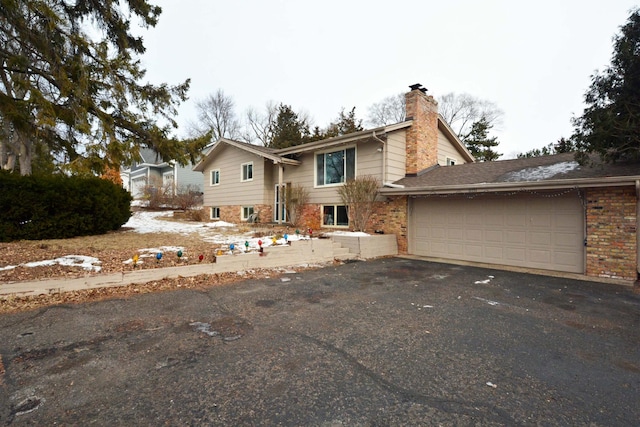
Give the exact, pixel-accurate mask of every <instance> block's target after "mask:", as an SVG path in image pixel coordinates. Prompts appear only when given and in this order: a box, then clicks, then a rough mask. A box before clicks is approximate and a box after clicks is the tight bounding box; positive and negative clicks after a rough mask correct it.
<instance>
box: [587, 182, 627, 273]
mask: <svg viewBox="0 0 640 427" xmlns="http://www.w3.org/2000/svg"><path fill="white" fill-rule="evenodd" d="M585 198H586V201H587V208H586V214H587V268H586V274H587V276H595V277H607V278H619V279H630V280H636V279H637V278H638V272H637V256H638V255H637V251H638V242H637V227H638V219H637V214H638V212H637V202H636V194H635V188H634V187H621V188H592V189H587V190H586V194H585Z"/></svg>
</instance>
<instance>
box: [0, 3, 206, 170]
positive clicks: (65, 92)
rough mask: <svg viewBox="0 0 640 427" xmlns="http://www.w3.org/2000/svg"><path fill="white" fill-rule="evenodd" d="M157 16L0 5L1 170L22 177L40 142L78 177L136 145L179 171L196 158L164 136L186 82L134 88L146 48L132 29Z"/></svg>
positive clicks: (97, 8)
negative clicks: (174, 164) (180, 165)
mask: <svg viewBox="0 0 640 427" xmlns="http://www.w3.org/2000/svg"><path fill="white" fill-rule="evenodd" d="M160 13H161V8H160V7H157V6H153V5H152V4H150V3H149V2H148V1H147V0H123V1H115V0H103V1H88V0H76V1H60V0H21V1H11V0H0V167H2V168H4V169H13V168H14V167H15V165H16V163H17V162H19V168H20V173H21V174H23V175H29V174H30V173H31V172H32V160H33V159H34V153H36V148H37V145H38V144H42V146H45V145H46V147H48V149H49V150H50V153H51V154H52V155H53V156H54V157H55V158H56V159H57V161H58V162H63V163H65V164H66V165H67V166H68V169H69V170H70V171H72V172H82V173H101V172H103V171H104V170H105V168H106V167H107V166H112V167H116V166H119V165H120V164H121V163H126V162H128V161H130V160H132V159H134V158H137V157H139V149H140V147H150V148H154V149H155V150H156V151H157V152H158V153H160V155H161V156H162V158H163V159H165V160H169V159H173V160H176V161H178V162H179V163H183V164H184V163H186V161H187V160H188V158H187V157H188V152H189V150H188V149H190V150H191V151H190V152H191V153H192V154H194V155H195V153H197V152H198V149H199V146H196V147H194V146H193V144H190V143H189V144H187V143H186V142H185V141H179V140H177V139H175V138H173V137H172V136H171V132H172V130H173V129H175V127H176V126H177V125H176V123H175V121H174V120H173V117H174V115H175V114H176V107H177V106H178V104H179V103H180V102H181V101H184V100H185V99H186V93H187V90H188V87H189V81H188V80H187V81H186V82H184V83H182V84H180V85H178V86H174V87H172V86H168V85H166V84H162V85H159V86H154V85H151V84H148V83H146V82H145V83H141V82H140V81H141V80H142V79H143V78H144V76H145V70H144V69H142V68H141V65H140V60H139V59H138V57H139V56H140V55H142V54H143V53H144V51H145V48H144V45H143V42H142V37H137V36H135V35H133V33H132V32H131V28H132V26H133V25H136V26H137V25H138V24H140V25H141V26H144V27H147V28H148V27H150V26H151V27H153V26H155V25H156V24H157V22H158V18H159V16H160ZM132 21H134V22H132ZM91 26H92V27H91ZM192 142H193V143H194V144H196V145H200V144H201V143H202V145H203V142H202V141H199V140H198V141H196V140H194V141H192Z"/></svg>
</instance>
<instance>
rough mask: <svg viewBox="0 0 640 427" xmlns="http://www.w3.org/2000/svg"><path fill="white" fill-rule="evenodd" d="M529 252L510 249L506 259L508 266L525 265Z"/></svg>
mask: <svg viewBox="0 0 640 427" xmlns="http://www.w3.org/2000/svg"><path fill="white" fill-rule="evenodd" d="M526 254H527V251H526V250H525V249H524V248H513V247H511V248H508V250H507V253H506V256H505V259H507V260H508V261H510V262H508V263H506V264H507V265H518V264H520V263H523V262H525V261H526V259H527V256H526Z"/></svg>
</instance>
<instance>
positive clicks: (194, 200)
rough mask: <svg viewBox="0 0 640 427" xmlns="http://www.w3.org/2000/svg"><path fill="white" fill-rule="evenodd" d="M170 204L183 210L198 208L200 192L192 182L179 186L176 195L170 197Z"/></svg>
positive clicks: (200, 202) (200, 203)
mask: <svg viewBox="0 0 640 427" xmlns="http://www.w3.org/2000/svg"><path fill="white" fill-rule="evenodd" d="M171 205H172V206H173V207H174V208H176V209H182V210H183V211H188V210H192V209H194V208H198V207H200V206H202V193H201V192H200V191H199V190H198V187H196V186H195V185H192V184H189V185H187V186H180V187H179V188H178V192H177V193H176V195H175V196H173V197H172V201H171Z"/></svg>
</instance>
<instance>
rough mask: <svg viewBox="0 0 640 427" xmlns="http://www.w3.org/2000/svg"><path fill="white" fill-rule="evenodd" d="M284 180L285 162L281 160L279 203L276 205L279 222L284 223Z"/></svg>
mask: <svg viewBox="0 0 640 427" xmlns="http://www.w3.org/2000/svg"><path fill="white" fill-rule="evenodd" d="M282 181H284V163H282V162H280V165H279V167H278V193H280V194H278V204H277V205H276V209H278V224H282V217H283V215H282V211H283V209H282V205H283V204H284V200H283V195H284V194H283V193H284V189H283V188H282Z"/></svg>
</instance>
